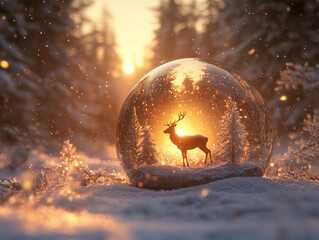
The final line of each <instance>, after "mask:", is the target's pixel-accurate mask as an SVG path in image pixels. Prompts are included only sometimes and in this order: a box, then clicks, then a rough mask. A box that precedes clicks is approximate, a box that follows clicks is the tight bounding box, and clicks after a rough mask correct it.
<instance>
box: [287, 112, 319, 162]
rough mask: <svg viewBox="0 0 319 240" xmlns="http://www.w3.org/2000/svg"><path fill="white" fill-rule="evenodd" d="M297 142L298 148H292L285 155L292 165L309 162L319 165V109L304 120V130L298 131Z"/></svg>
mask: <svg viewBox="0 0 319 240" xmlns="http://www.w3.org/2000/svg"><path fill="white" fill-rule="evenodd" d="M296 144H297V145H298V146H299V149H297V150H290V151H289V152H288V153H287V154H286V155H285V157H284V159H283V160H284V161H289V162H290V163H291V164H292V165H296V164H297V165H298V164H300V163H309V164H311V165H312V166H316V167H318V166H319V110H316V111H315V112H314V114H313V116H311V115H310V114H308V115H307V118H306V119H305V120H304V125H303V128H302V131H300V132H299V133H298V136H297V141H296Z"/></svg>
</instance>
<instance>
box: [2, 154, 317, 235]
mask: <svg viewBox="0 0 319 240" xmlns="http://www.w3.org/2000/svg"><path fill="white" fill-rule="evenodd" d="M37 158H46V156H43V155H39V154H34V155H33V159H37ZM37 160H39V159H37ZM52 161H54V159H52ZM86 161H87V162H88V163H89V165H90V167H92V168H96V167H98V166H99V167H100V166H103V167H104V168H105V169H106V170H107V171H109V172H113V171H115V172H119V171H121V168H120V165H119V162H118V161H117V160H116V159H113V160H109V161H102V160H100V159H98V158H94V159H91V158H86ZM35 162H36V161H35ZM0 239H152V240H156V239H174V240H175V239H183V240H187V239H244V240H248V239H254V240H255V239H259V240H263V239H275V240H282V239H283V240H286V239H287V240H288V239H291V240H293V239H309V240H311V239H314V240H315V239H316V240H317V239H319V183H316V182H308V181H293V180H285V181H284V180H278V181H274V180H271V179H268V178H260V177H255V178H249V177H241V178H230V179H225V180H219V181H216V182H212V183H209V184H205V185H201V186H196V187H190V188H184V189H179V190H172V191H152V190H146V189H139V188H135V187H132V186H130V185H128V184H123V183H122V184H119V183H114V184H111V185H94V186H89V187H83V188H80V189H79V190H78V191H77V192H75V193H71V194H69V195H58V194H57V193H55V192H50V191H46V192H43V193H42V194H39V195H38V196H29V197H28V198H27V199H25V200H24V203H23V204H21V200H20V199H16V198H15V197H13V198H11V199H9V200H8V202H7V203H6V204H5V205H2V206H0Z"/></svg>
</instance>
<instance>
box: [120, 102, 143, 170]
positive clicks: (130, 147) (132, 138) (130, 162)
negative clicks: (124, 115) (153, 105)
mask: <svg viewBox="0 0 319 240" xmlns="http://www.w3.org/2000/svg"><path fill="white" fill-rule="evenodd" d="M128 124H129V125H128V128H127V138H126V143H125V144H124V146H125V149H124V151H123V153H124V154H123V155H124V156H123V164H124V168H125V169H132V168H134V167H136V166H138V154H139V149H138V145H139V142H140V139H141V126H140V124H139V122H138V118H137V114H136V108H135V107H134V109H133V112H132V115H131V119H130V121H129V123H128Z"/></svg>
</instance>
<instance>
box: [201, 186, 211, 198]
mask: <svg viewBox="0 0 319 240" xmlns="http://www.w3.org/2000/svg"><path fill="white" fill-rule="evenodd" d="M208 194H209V189H207V188H204V189H202V191H201V193H200V196H201V197H202V198H205V197H207V196H208Z"/></svg>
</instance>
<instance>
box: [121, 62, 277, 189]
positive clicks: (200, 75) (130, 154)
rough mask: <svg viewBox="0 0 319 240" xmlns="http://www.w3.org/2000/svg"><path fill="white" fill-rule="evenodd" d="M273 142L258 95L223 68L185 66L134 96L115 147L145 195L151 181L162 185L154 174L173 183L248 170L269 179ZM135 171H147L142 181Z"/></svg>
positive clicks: (154, 75)
mask: <svg viewBox="0 0 319 240" xmlns="http://www.w3.org/2000/svg"><path fill="white" fill-rule="evenodd" d="M273 141H274V134H273V126H272V122H271V118H270V114H269V111H268V108H267V106H266V104H265V102H264V100H263V98H262V97H261V95H260V94H259V93H258V92H257V90H256V89H255V88H254V87H252V86H251V85H250V84H249V83H247V82H246V81H245V80H244V79H243V78H242V77H241V76H240V75H239V74H238V73H235V72H232V71H229V70H226V69H225V68H223V67H221V66H219V65H217V64H213V63H209V62H206V61H203V60H199V59H180V60H176V61H172V62H169V63H166V64H164V65H162V66H160V67H158V68H156V69H154V70H153V71H151V72H150V73H148V74H147V75H146V76H144V77H143V78H142V79H141V80H140V81H139V82H138V83H137V85H136V86H135V87H134V88H133V90H132V91H131V93H130V94H129V96H128V97H127V99H126V100H125V102H124V104H123V106H122V109H121V111H120V116H119V119H118V126H117V145H116V147H117V153H118V157H119V159H120V160H121V162H122V166H123V169H124V171H125V172H126V173H127V175H128V177H129V178H130V180H131V181H132V182H134V184H136V185H137V186H139V187H143V185H145V184H146V182H145V181H146V180H147V179H150V180H154V181H158V178H159V176H158V175H160V174H158V175H156V174H155V172H160V173H161V174H162V173H163V172H164V173H165V172H166V173H167V174H168V175H169V176H170V177H169V179H166V180H167V181H172V179H174V180H175V179H178V177H177V174H178V171H180V172H183V173H185V172H187V171H188V173H191V172H189V171H193V172H195V173H194V174H196V175H197V176H198V174H200V171H205V169H207V168H216V167H217V166H221V165H225V164H226V165H227V164H228V165H231V164H233V165H235V164H244V163H248V162H249V163H252V164H255V165H257V166H258V167H259V168H260V169H261V171H262V172H265V170H266V169H267V167H268V165H269V162H270V158H271V154H272V150H273ZM136 169H144V170H143V171H141V172H139V174H140V175H142V176H140V177H139V180H136V179H135V178H136V176H135V175H136V174H135V173H136V171H135V170H136ZM201 169H202V170H201ZM203 169H204V170H203ZM134 171H135V172H134ZM168 172H169V173H170V174H169V173H168ZM217 173H220V171H218V172H217ZM134 174H135V175H134ZM172 174H173V175H174V174H175V175H176V178H174V176H173V177H172ZM209 174H210V175H211V173H209ZM204 175H205V174H204ZM141 177H142V179H144V180H143V181H142V180H141ZM145 179H146V180H145ZM183 179H187V177H186V178H185V177H184V176H182V177H181V179H180V180H179V181H182V182H183V181H184V180H183ZM174 180H173V181H174ZM200 182H201V181H200ZM193 185H194V184H193Z"/></svg>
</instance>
